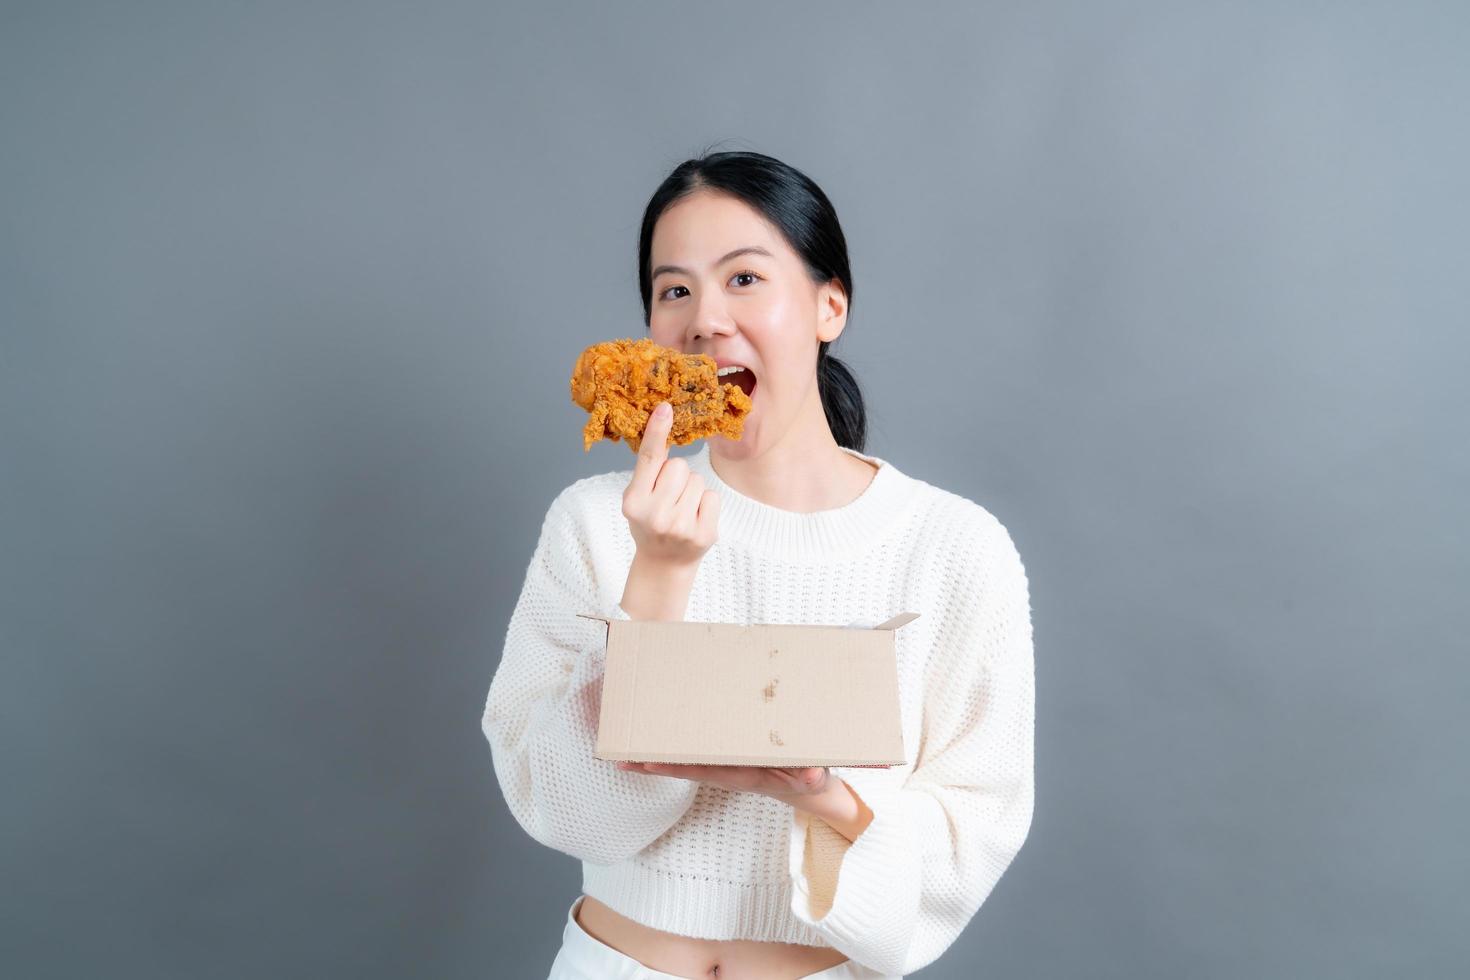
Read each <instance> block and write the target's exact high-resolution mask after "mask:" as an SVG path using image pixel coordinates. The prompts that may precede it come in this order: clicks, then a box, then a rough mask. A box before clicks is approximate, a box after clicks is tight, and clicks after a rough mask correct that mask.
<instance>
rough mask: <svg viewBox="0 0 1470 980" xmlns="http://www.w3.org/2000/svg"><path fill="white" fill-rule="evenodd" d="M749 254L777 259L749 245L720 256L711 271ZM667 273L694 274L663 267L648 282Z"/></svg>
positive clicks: (655, 270) (681, 269) (676, 268)
mask: <svg viewBox="0 0 1470 980" xmlns="http://www.w3.org/2000/svg"><path fill="white" fill-rule="evenodd" d="M747 254H754V255H764V256H766V257H767V258H775V256H774V255H771V253H770V252H768V251H766V250H765V249H763V248H761V247H760V246H759V245H747V246H745V247H744V248H737V249H736V250H735V251H733V252H728V253H726V254H725V255H722V256H720V258H719V259H718V260H716V262H715V263H714V265H711V266H710V268H711V269H714V268H717V267H719V266H722V265H724V264H725V263H726V262H729V261H730V260H731V259H733V258H735V257H736V256H739V255H747ZM665 272H677V273H679V274H680V275H683V276H688V275H693V273H691V272H690V271H689V270H688V269H686V268H684V267H683V266H681V265H661V266H659V267H658V268H657V269H654V270H653V275H651V276H649V277H648V281H649V282H652V281H653V280H655V279H657V278H658V277H659V276H661V275H663V274H664V273H665Z"/></svg>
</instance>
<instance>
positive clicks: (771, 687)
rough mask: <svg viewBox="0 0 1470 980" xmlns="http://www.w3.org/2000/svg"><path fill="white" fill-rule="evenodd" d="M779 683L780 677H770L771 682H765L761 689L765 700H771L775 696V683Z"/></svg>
mask: <svg viewBox="0 0 1470 980" xmlns="http://www.w3.org/2000/svg"><path fill="white" fill-rule="evenodd" d="M779 683H781V678H779V677H772V678H771V683H769V684H767V685H766V686H765V690H763V691H761V694H763V695H764V696H765V699H766V700H767V701H770V700H773V699H774V698H775V697H776V685H777V684H779Z"/></svg>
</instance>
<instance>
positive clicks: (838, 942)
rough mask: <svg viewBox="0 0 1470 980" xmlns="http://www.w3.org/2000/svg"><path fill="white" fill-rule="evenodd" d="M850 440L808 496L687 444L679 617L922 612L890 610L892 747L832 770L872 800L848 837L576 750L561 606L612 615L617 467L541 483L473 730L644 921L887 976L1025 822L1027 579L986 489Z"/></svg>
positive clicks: (929, 935) (577, 726)
mask: <svg viewBox="0 0 1470 980" xmlns="http://www.w3.org/2000/svg"><path fill="white" fill-rule="evenodd" d="M848 451H849V452H851V451H850V450H848ZM853 455H856V456H859V458H863V459H868V460H871V461H872V462H874V463H876V464H879V469H878V472H877V473H876V474H875V475H874V477H873V480H872V482H871V483H870V484H869V486H868V487H867V489H866V490H864V492H863V493H862V494H861V495H860V496H859V497H858V498H857V499H856V500H854V501H852V502H851V503H849V504H847V505H846V506H843V507H839V508H836V509H833V510H827V511H821V512H818V513H810V514H802V513H797V512H794V511H786V510H781V509H779V508H775V507H771V506H769V505H766V504H763V503H761V502H759V501H757V500H754V499H752V498H750V497H746V496H744V495H742V494H740V493H738V492H737V491H735V490H733V489H732V488H731V487H730V486H729V485H727V484H726V483H724V482H723V481H722V480H721V479H720V478H719V477H718V476H717V475H716V474H715V472H714V470H713V469H712V468H711V466H710V462H709V448H708V445H707V444H701V447H700V449H699V450H698V451H697V452H695V453H694V454H692V455H689V456H687V457H686V459H687V460H688V462H689V464H690V467H691V469H692V470H693V471H694V472H697V473H700V474H702V475H703V476H704V479H705V481H706V485H707V486H708V487H710V488H712V489H714V490H717V491H718V492H719V493H720V495H721V498H722V499H721V513H720V527H719V540H718V541H717V542H716V544H715V545H714V547H713V548H711V549H710V550H709V552H708V553H707V554H706V555H705V557H704V560H703V561H702V562H701V564H700V566H699V571H698V574H697V575H696V576H695V579H694V584H693V589H692V592H691V594H690V597H689V605H688V608H687V611H686V613H685V618H686V619H688V620H691V621H704V622H721V623H820V624H828V625H850V624H853V623H861V624H864V625H873V624H876V623H878V622H880V621H882V620H884V619H887V618H888V617H889V616H891V615H893V614H895V613H898V612H903V611H905V610H912V611H915V612H918V613H920V617H919V619H917V620H915V621H914V622H912V623H909V624H908V625H907V626H905V627H903V628H902V629H901V630H899V631H898V632H897V633H896V640H897V647H896V649H897V655H898V664H899V691H900V696H901V713H902V718H903V737H904V745H905V747H906V750H907V751H906V753H905V754H906V757H907V759H908V763H907V764H906V765H904V766H897V767H894V768H892V769H861V768H845V767H833V769H832V773H833V775H835V776H838V777H840V778H842V779H844V780H846V781H847V783H848V785H850V786H851V787H852V788H853V791H854V792H855V793H857V794H858V796H860V797H861V798H862V799H863V801H864V802H865V803H866V804H867V805H868V807H869V808H871V810H872V811H873V821H872V823H871V824H869V825H868V827H867V828H866V829H865V830H864V831H863V833H862V834H860V835H859V836H858V839H857V840H856V841H854V842H851V843H848V842H847V840H846V838H843V837H841V836H840V835H838V834H837V833H836V832H835V831H834V830H832V829H831V828H830V827H827V826H826V824H825V823H824V822H823V821H821V820H818V819H810V820H809V819H807V817H806V815H805V814H803V813H801V812H799V811H797V810H795V809H794V808H792V807H791V806H789V805H787V804H785V803H781V802H779V801H777V800H774V799H772V798H770V797H767V796H761V795H758V794H752V793H742V792H737V791H733V790H727V789H724V788H722V787H718V786H714V785H710V784H703V783H696V782H692V781H689V780H684V779H678V778H674V777H670V776H661V775H650V774H646V773H638V772H625V771H623V770H620V769H618V768H616V766H615V764H614V763H612V762H605V761H602V760H600V759H596V758H594V757H593V755H592V751H593V746H594V744H595V742H596V736H597V720H598V714H599V709H600V705H601V692H602V683H601V681H602V671H603V664H604V659H603V658H604V643H605V641H606V627H605V626H603V625H602V624H601V623H597V622H594V621H591V620H587V619H582V618H579V617H578V615H577V614H578V613H594V614H599V615H603V616H608V617H616V618H622V619H627V618H629V617H628V614H627V613H626V612H625V611H624V610H623V609H622V607H621V605H620V604H619V603H620V601H621V598H622V591H623V586H624V583H625V581H626V579H627V574H628V568H629V566H630V564H631V563H632V560H633V552H634V547H635V546H634V543H633V539H632V536H631V535H630V533H629V530H628V522H627V520H626V519H625V518H624V517H623V515H622V510H621V508H622V493H623V490H624V489H625V488H626V487H627V485H628V480H629V478H630V476H631V470H622V471H617V472H611V473H604V474H601V475H598V476H590V477H587V478H585V479H581V480H578V481H577V482H575V483H573V484H572V485H571V486H569V487H567V488H566V489H565V490H563V491H562V492H561V493H560V494H559V495H558V496H557V497H556V499H555V500H554V501H553V502H552V504H551V507H550V508H549V510H548V511H547V514H546V518H545V521H544V522H543V524H542V526H541V532H540V539H539V541H538V543H537V545H536V551H535V554H534V555H533V556H532V558H531V562H530V567H529V568H528V569H527V572H526V580H525V585H524V587H523V588H522V590H521V594H520V598H519V600H518V601H517V603H516V606H515V610H514V612H513V613H512V615H511V619H510V625H509V628H508V629H507V631H506V636H505V649H504V652H503V654H502V656H501V660H500V665H499V666H498V668H497V669H496V671H495V676H494V679H493V680H492V681H491V683H490V691H489V696H488V698H487V701H486V704H485V713H484V717H483V729H484V732H485V737H486V738H487V739H488V740H489V743H490V749H491V755H492V758H493V762H494V767H495V774H496V778H497V779H498V780H499V783H500V787H501V791H502V792H503V793H504V795H505V799H506V802H507V804H508V805H509V807H510V811H511V813H512V815H514V817H515V819H516V820H517V821H518V822H519V823H520V824H521V826H522V827H523V828H525V830H526V832H527V833H528V834H530V835H531V837H533V838H534V839H535V840H537V841H539V842H540V843H542V844H544V845H546V846H548V847H552V848H555V849H557V850H559V851H563V852H565V853H567V854H570V855H572V856H573V857H576V858H579V859H581V861H582V872H583V877H582V881H583V885H582V887H583V891H584V892H585V893H586V894H588V895H591V896H593V897H595V898H597V899H599V900H600V901H602V902H605V903H606V904H607V905H609V906H610V907H612V908H613V909H615V910H617V911H618V912H621V913H622V914H623V915H626V916H628V917H629V918H632V919H634V920H636V921H638V922H641V923H644V924H645V925H648V926H652V927H653V928H656V929H663V930H667V931H669V932H674V933H679V934H682V935H687V936H696V937H703V938H706V939H758V940H769V941H776V942H788V943H800V944H804V945H812V946H833V947H836V948H837V949H838V950H839V951H841V952H843V953H845V954H847V956H848V957H850V958H851V959H852V960H854V961H856V962H858V963H861V964H863V965H866V966H869V967H871V968H873V969H876V970H879V971H881V972H883V973H886V974H890V975H901V974H905V973H909V972H912V971H914V970H918V969H919V968H921V967H923V966H925V965H926V964H928V963H931V962H933V961H934V960H935V959H936V958H938V957H939V955H940V954H941V953H943V952H944V951H945V949H947V948H948V947H949V946H950V944H951V943H953V942H954V940H955V939H956V937H958V936H959V934H960V931H961V930H962V929H964V927H965V925H966V923H968V922H969V920H970V918H971V917H972V916H973V915H974V914H975V912H976V910H977V909H978V908H979V907H980V904H981V903H982V902H983V901H984V900H985V898H986V897H987V896H988V895H989V894H990V892H991V889H992V888H994V887H995V884H996V882H997V881H998V880H999V878H1000V876H1001V874H1002V873H1003V872H1004V871H1005V869H1006V867H1007V866H1008V865H1009V864H1010V862H1011V859H1012V858H1013V857H1014V856H1015V854H1016V852H1017V851H1018V850H1019V849H1020V847H1021V843H1022V842H1023V841H1024V840H1025V838H1026V834H1027V832H1028V831H1029V829H1030V826H1031V812H1032V802H1033V778H1032V760H1033V748H1032V736H1033V730H1034V717H1035V716H1034V702H1035V695H1034V690H1035V688H1034V680H1035V678H1034V666H1033V658H1032V634H1031V609H1030V598H1029V590H1028V584H1027V579H1026V572H1025V569H1024V567H1023V566H1022V563H1021V559H1020V556H1019V555H1018V553H1017V551H1016V548H1015V546H1014V544H1013V543H1012V541H1011V537H1010V534H1009V533H1008V532H1007V531H1006V529H1005V527H1004V526H1003V525H1002V524H1001V523H1000V522H999V521H998V520H997V519H996V518H995V517H994V516H993V515H991V514H990V512H989V511H987V510H985V509H984V508H983V507H981V506H980V505H979V504H976V503H974V502H972V501H970V500H967V499H966V498H964V497H961V496H958V495H956V494H953V493H950V492H948V491H945V490H941V489H939V488H938V487H935V486H932V485H930V484H928V483H925V482H923V481H921V480H917V479H915V478H913V477H910V476H907V475H905V474H903V473H901V472H900V471H899V470H897V469H895V468H894V466H893V464H891V463H889V462H886V461H884V460H882V459H879V458H877V457H872V456H865V455H863V454H860V453H853Z"/></svg>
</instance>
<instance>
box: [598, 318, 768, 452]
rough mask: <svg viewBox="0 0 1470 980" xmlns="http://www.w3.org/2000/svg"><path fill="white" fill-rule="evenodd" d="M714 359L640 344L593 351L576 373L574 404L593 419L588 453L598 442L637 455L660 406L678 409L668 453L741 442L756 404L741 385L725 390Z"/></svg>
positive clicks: (608, 345)
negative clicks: (707, 443) (699, 442)
mask: <svg viewBox="0 0 1470 980" xmlns="http://www.w3.org/2000/svg"><path fill="white" fill-rule="evenodd" d="M716 370H717V368H716V366H715V361H714V358H712V357H710V356H709V355H707V354H683V353H680V352H679V351H677V350H674V349H673V348H670V347H660V346H659V345H658V344H655V343H654V342H653V341H651V340H649V339H648V338H647V337H644V338H642V339H640V340H636V341H635V340H610V341H607V342H606V343H601V344H593V345H592V346H591V347H588V348H587V349H586V350H584V351H583V352H582V354H581V356H580V357H578V358H577V365H576V367H574V368H573V369H572V382H571V388H572V401H574V402H576V403H577V404H578V405H579V406H581V407H582V408H584V409H586V410H587V412H588V413H589V417H588V419H587V425H586V427H585V428H583V430H582V450H583V452H586V451H587V450H588V449H591V448H592V444H593V443H594V442H596V441H597V440H599V439H611V440H612V441H613V442H617V441H618V440H620V439H623V440H627V443H628V447H629V448H630V449H632V450H633V452H635V453H636V452H637V451H638V445H639V443H641V442H642V441H643V429H644V427H645V426H646V425H648V419H649V416H650V415H651V414H652V413H653V410H654V409H655V408H656V407H657V406H658V403H659V402H669V403H670V404H671V405H673V407H674V424H673V426H672V427H671V428H670V430H669V445H677V446H683V445H686V444H687V443H691V442H693V441H694V440H695V439H703V438H704V437H706V436H711V435H722V436H725V437H726V438H729V439H739V438H740V435H741V432H742V430H743V429H744V427H745V416H746V413H748V412H749V411H750V396H749V395H747V394H746V393H745V392H744V391H742V390H741V389H740V387H739V386H738V385H733V384H721V383H720V380H719V378H718V376H717V375H716V373H715V372H716Z"/></svg>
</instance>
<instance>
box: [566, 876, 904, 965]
mask: <svg viewBox="0 0 1470 980" xmlns="http://www.w3.org/2000/svg"><path fill="white" fill-rule="evenodd" d="M582 898H583V896H581V895H578V896H577V898H576V900H575V901H573V902H572V905H571V907H570V908H569V909H567V926H566V928H565V929H563V930H562V934H561V949H560V950H558V951H557V954H556V959H555V960H553V961H552V963H551V975H550V976H549V977H547V978H546V980H688V978H685V977H680V976H678V975H677V974H673V973H660V972H659V971H658V970H650V969H649V968H648V967H646V966H644V965H643V964H642V963H639V962H638V961H637V960H635V959H633V957H631V956H627V955H625V954H623V953H620V952H618V951H617V950H615V949H613V948H612V947H611V946H609V945H607V944H606V943H604V942H601V941H599V940H597V939H594V938H593V937H592V935H591V934H590V933H589V932H587V930H586V929H583V928H582V926H581V925H580V924H579V923H578V922H577V905H578V904H579V903H580V902H581V901H582ZM802 980H903V977H891V976H886V975H885V974H882V973H879V972H878V971H877V970H871V969H869V968H868V967H865V966H861V965H859V964H857V963H854V962H853V961H852V960H847V961H845V962H842V963H838V964H837V965H836V966H831V967H828V968H827V969H825V970H819V971H818V972H816V973H808V974H807V975H806V976H805V977H803V978H802Z"/></svg>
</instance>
